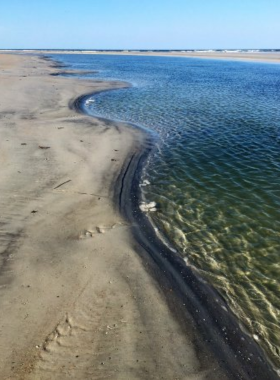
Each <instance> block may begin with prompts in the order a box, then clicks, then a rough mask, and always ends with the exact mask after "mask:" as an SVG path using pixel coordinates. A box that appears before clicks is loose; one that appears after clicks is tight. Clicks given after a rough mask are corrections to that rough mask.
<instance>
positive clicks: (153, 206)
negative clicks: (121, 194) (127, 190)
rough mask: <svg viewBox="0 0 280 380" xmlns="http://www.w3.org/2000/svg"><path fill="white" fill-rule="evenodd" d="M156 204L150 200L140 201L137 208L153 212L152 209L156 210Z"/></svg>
mask: <svg viewBox="0 0 280 380" xmlns="http://www.w3.org/2000/svg"><path fill="white" fill-rule="evenodd" d="M156 205H157V204H156V202H150V203H145V202H142V203H141V204H140V206H139V208H140V210H141V211H143V212H149V211H150V212H154V211H157V209H156Z"/></svg>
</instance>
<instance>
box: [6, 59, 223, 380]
mask: <svg viewBox="0 0 280 380" xmlns="http://www.w3.org/2000/svg"><path fill="white" fill-rule="evenodd" d="M51 66H52V65H51V64H50V62H48V61H45V60H43V59H41V58H39V57H36V56H24V55H6V54H0V84H1V89H2V93H1V101H0V130H1V141H0V144H1V147H0V164H1V171H0V194H1V201H0V202H1V216H0V217H1V219H0V225H1V233H0V321H1V324H0V349H1V357H0V373H1V379H10V380H17V379H21V380H22V379H48V380H49V379H50V378H51V379H68V378H75V379H101V378H102V379H109V378H112V379H190V380H195V379H221V380H223V379H227V378H228V377H227V376H226V375H225V374H224V372H223V371H222V370H221V369H220V364H219V363H218V361H217V360H216V358H215V357H214V355H213V354H212V352H210V350H209V349H208V348H207V347H206V344H205V343H204V342H203V341H202V339H200V338H199V334H198V333H197V327H196V325H195V323H194V322H193V320H192V318H191V317H190V315H188V313H187V311H186V310H185V307H183V305H181V304H180V300H179V298H178V296H177V295H176V293H175V292H173V289H172V284H171V283H170V282H169V280H168V279H167V278H166V279H165V278H164V274H162V273H160V271H159V269H158V268H157V266H156V265H155V263H154V262H153V261H152V260H150V259H149V256H148V254H147V253H145V251H144V249H143V248H141V246H140V245H139V244H138V243H137V242H136V241H135V240H134V239H133V235H132V231H131V225H130V223H129V222H127V221H126V220H125V219H124V218H123V217H122V216H121V215H120V213H119V211H118V208H117V207H115V202H114V199H115V195H116V189H115V184H116V183H117V182H118V180H119V179H120V178H121V173H122V171H123V168H124V167H126V166H127V163H128V162H130V160H131V157H132V156H134V155H135V154H136V155H137V154H138V153H139V151H140V150H141V149H142V148H143V144H144V140H145V138H144V135H143V134H142V133H141V132H140V131H139V130H137V129H133V128H131V127H128V126H125V125H123V124H117V123H111V122H108V121H106V120H103V121H102V120H97V119H94V118H90V117H88V116H86V115H83V114H81V113H77V112H76V111H75V110H74V109H71V107H72V108H75V107H74V106H73V105H74V104H75V99H76V98H77V97H79V96H80V95H82V94H86V93H93V92H95V91H97V92H98V91H101V90H105V89H109V88H119V87H122V86H124V85H123V84H121V83H117V82H106V83H104V82H100V81H89V80H78V79H75V78H65V77H59V76H53V75H50V74H52V73H55V72H57V70H58V68H57V67H51ZM54 66H55V65H54ZM69 106H70V107H69ZM118 183H119V182H118ZM158 278H161V281H160V282H158V281H157V279H158Z"/></svg>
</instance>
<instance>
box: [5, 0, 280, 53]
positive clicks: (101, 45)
mask: <svg viewBox="0 0 280 380" xmlns="http://www.w3.org/2000/svg"><path fill="white" fill-rule="evenodd" d="M0 48H2V49H4V48H18V49H20V48H64V49H68V48H69V49H71V48H78V49H94V48H95V49H145V48H147V49H171V48H174V49H187V48H198V49H200V48H206V49H208V48H280V0H0Z"/></svg>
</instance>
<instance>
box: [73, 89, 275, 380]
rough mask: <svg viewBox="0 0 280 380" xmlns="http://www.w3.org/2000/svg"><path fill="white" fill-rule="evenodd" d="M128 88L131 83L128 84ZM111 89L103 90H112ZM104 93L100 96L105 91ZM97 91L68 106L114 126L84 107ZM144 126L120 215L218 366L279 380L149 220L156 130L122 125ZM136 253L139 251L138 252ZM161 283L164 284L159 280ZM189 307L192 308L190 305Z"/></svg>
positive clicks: (121, 182) (118, 188)
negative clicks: (146, 186) (144, 187)
mask: <svg viewBox="0 0 280 380" xmlns="http://www.w3.org/2000/svg"><path fill="white" fill-rule="evenodd" d="M122 83H124V85H125V86H124V87H122V89H124V88H129V87H130V85H129V84H128V83H126V82H122ZM113 90H114V89H106V90H104V91H113ZM104 91H100V92H104ZM96 95H98V93H96V92H95V93H87V94H83V95H81V96H79V97H78V98H76V99H74V100H73V102H71V103H70V104H69V107H70V108H71V109H73V110H75V111H76V112H77V113H80V114H86V115H87V116H92V117H95V118H97V119H100V120H106V121H108V122H110V123H115V121H114V120H111V119H107V118H102V117H99V116H94V115H91V114H89V113H88V112H87V111H86V107H85V106H84V103H85V101H86V100H87V98H89V97H91V96H96ZM121 123H124V124H126V125H128V126H131V127H134V128H139V129H141V130H142V132H143V134H145V136H144V143H143V145H142V146H140V147H139V149H138V150H137V151H136V152H134V153H133V154H132V155H131V156H130V157H128V158H127V160H126V162H125V165H124V167H123V168H122V170H121V173H120V175H119V176H118V178H117V180H116V184H115V190H114V202H115V207H116V208H117V209H118V211H119V212H120V214H121V215H122V216H123V217H124V218H125V219H126V220H127V221H128V222H130V223H131V224H132V227H131V232H132V235H133V237H134V239H135V240H136V242H137V243H138V244H139V246H140V247H141V249H139V248H138V250H137V251H138V253H139V255H140V256H143V250H144V255H145V254H146V255H148V256H149V258H150V259H151V260H152V261H153V263H154V264H155V265H156V266H157V267H158V268H159V271H160V273H161V274H164V277H165V278H167V279H168V280H169V282H170V283H171V284H172V285H173V292H175V293H176V295H177V297H178V298H179V299H180V300H181V301H182V304H183V305H184V307H185V308H186V309H187V311H188V312H189V313H190V314H191V316H192V318H193V320H194V321H195V323H196V325H197V328H198V330H199V333H200V334H201V336H202V338H203V340H204V342H205V343H206V344H207V345H208V346H209V348H210V349H211V350H212V351H213V352H214V355H215V356H216V358H217V360H218V362H219V363H220V364H221V366H222V367H224V368H225V369H226V370H227V372H228V373H229V374H230V376H231V377H232V378H233V379H242V380H258V379H262V380H279V379H280V377H279V376H278V374H277V372H276V371H275V369H274V367H273V365H272V364H271V363H270V361H269V358H268V357H267V356H266V355H265V353H264V351H263V350H262V348H261V347H260V346H259V345H258V344H257V343H256V342H255V341H254V340H253V338H252V337H251V336H250V335H249V334H248V333H246V332H245V327H243V326H242V325H241V323H240V322H239V321H238V319H237V317H236V316H235V315H234V313H233V312H232V311H231V310H230V309H229V308H228V306H227V303H226V301H225V300H224V298H223V297H222V296H221V295H220V293H219V292H218V291H217V290H216V289H215V288H214V287H213V286H212V285H211V284H209V283H208V282H206V281H205V280H204V279H203V278H202V277H201V276H200V275H199V274H198V273H197V272H196V270H195V269H194V268H191V267H189V266H187V264H186V263H185V261H184V260H183V259H182V258H181V257H180V256H179V254H177V253H176V252H175V251H176V250H175V249H174V250H173V249H172V244H169V246H167V245H166V244H165V243H164V241H163V240H161V239H160V237H159V236H158V235H157V234H156V231H155V230H154V227H153V225H152V223H151V221H150V219H149V218H148V216H147V215H146V214H145V213H144V212H143V211H141V210H140V208H139V204H140V200H141V187H140V186H139V184H140V182H141V175H142V170H143V169H144V167H145V164H146V161H147V159H148V156H149V154H150V152H151V151H152V149H153V138H152V132H151V133H150V134H149V132H147V131H145V130H144V128H143V129H142V128H141V127H140V126H137V125H134V124H132V123H128V122H125V121H124V122H121ZM136 249H137V248H136ZM157 280H158V281H164V278H162V279H160V278H158V276H157ZM185 305H187V306H185Z"/></svg>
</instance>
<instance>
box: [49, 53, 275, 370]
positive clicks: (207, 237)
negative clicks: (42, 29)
mask: <svg viewBox="0 0 280 380" xmlns="http://www.w3.org/2000/svg"><path fill="white" fill-rule="evenodd" d="M54 58H56V59H57V58H58V59H60V60H63V61H64V62H65V63H67V64H70V65H72V66H73V67H74V68H75V69H85V70H89V69H91V70H98V71H99V72H98V73H97V74H95V75H93V74H91V75H90V74H87V76H88V77H90V76H91V77H95V78H102V79H119V80H124V81H128V82H130V83H131V84H132V85H133V87H131V88H129V89H124V90H116V91H111V92H105V93H101V94H99V95H96V96H94V97H93V98H92V99H93V100H94V102H89V103H88V105H87V107H88V110H89V112H91V113H92V114H93V115H97V116H103V117H106V118H110V119H117V120H124V121H129V122H133V123H135V124H138V125H141V126H144V127H146V128H148V129H150V130H152V131H154V132H155V133H156V134H157V135H158V142H157V147H156V149H155V151H154V153H153V154H152V155H151V157H150V159H149V162H148V165H147V167H146V170H145V172H144V174H143V180H148V182H149V184H148V185H146V186H143V192H144V197H145V199H146V200H147V201H149V202H150V201H154V202H156V204H157V211H156V212H153V213H151V217H152V219H153V221H154V223H155V224H156V225H157V226H158V227H159V228H160V229H161V231H162V232H163V233H164V235H166V236H167V237H168V238H169V240H170V241H172V243H173V244H174V245H175V246H176V247H177V248H178V251H179V252H180V253H181V254H182V255H183V257H184V258H185V260H186V261H187V262H188V263H189V264H191V265H193V266H195V267H196V268H197V269H198V270H199V271H200V272H201V274H202V275H203V276H204V277H205V278H207V279H208V280H209V282H211V283H212V284H214V285H215V287H216V288H217V289H218V290H219V291H220V293H221V294H222V295H223V296H224V297H225V298H226V300H227V302H228V304H229V305H230V306H231V308H232V310H233V311H234V313H235V314H236V315H237V317H238V318H239V319H241V320H242V321H243V323H244V324H245V325H246V327H247V329H248V330H249V331H250V333H251V334H252V335H253V337H254V339H256V340H257V341H258V342H259V343H260V345H261V346H262V347H263V348H264V349H265V351H266V352H267V354H268V355H269V357H270V359H271V360H272V361H273V362H274V364H275V365H276V366H278V367H279V366H280V358H279V355H280V343H279V341H280V329H279V314H280V312H279V309H280V297H279V295H280V285H279V278H280V261H279V246H280V212H279V210H280V156H279V148H280V65H276V64H274V65H273V64H260V63H248V62H229V61H215V60H200V59H187V58H170V57H169V58H166V57H133V56H106V55H104V56H102V55H97V56H95V55H69V56H68V55H64V56H55V57H54ZM145 182H146V181H145Z"/></svg>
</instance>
